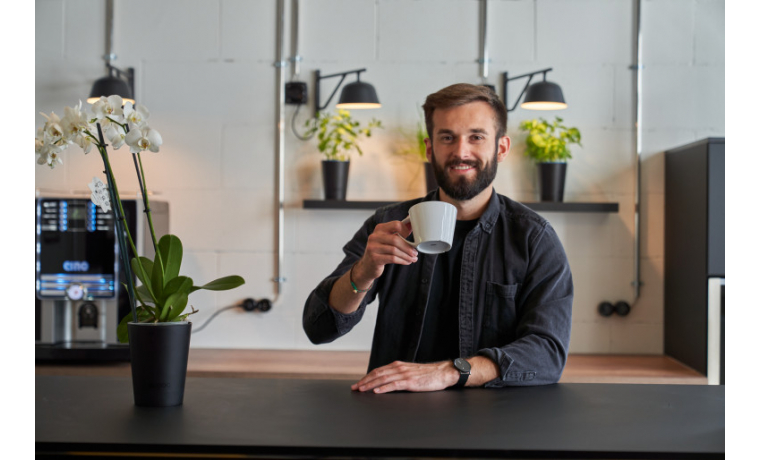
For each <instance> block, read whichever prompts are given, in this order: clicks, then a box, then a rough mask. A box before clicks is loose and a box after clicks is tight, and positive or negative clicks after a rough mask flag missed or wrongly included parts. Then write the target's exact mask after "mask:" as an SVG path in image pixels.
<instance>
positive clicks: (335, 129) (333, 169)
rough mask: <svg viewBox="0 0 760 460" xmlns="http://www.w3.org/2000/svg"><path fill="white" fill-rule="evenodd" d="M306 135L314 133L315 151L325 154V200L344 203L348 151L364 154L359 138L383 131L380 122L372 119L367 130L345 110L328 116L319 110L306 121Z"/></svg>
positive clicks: (323, 176)
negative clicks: (379, 129)
mask: <svg viewBox="0 0 760 460" xmlns="http://www.w3.org/2000/svg"><path fill="white" fill-rule="evenodd" d="M306 126H307V128H308V130H307V131H306V134H305V135H306V136H312V135H314V133H316V134H317V141H318V143H317V149H318V150H319V152H320V153H322V154H323V155H324V159H323V160H322V180H323V184H324V190H325V199H326V200H345V199H346V188H347V187H348V167H349V164H350V152H351V151H352V150H355V151H356V153H358V154H359V155H360V156H361V155H363V154H364V152H362V149H361V148H360V147H359V144H358V140H359V138H361V137H362V136H366V137H371V136H372V130H373V129H375V128H382V127H383V126H382V124H381V123H380V121H379V120H376V119H374V118H373V119H372V120H371V121H370V122H369V123H368V124H367V126H366V127H364V128H363V127H362V126H361V123H360V122H359V121H357V120H355V119H354V118H353V117H352V116H351V113H350V112H349V111H348V110H344V109H338V111H337V113H335V114H331V113H329V112H327V111H322V112H319V113H318V114H317V117H316V118H312V119H310V120H308V121H307V122H306Z"/></svg>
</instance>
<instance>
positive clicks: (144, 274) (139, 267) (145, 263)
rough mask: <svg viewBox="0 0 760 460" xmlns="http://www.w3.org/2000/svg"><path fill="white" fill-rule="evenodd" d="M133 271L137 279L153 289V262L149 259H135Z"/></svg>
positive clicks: (133, 260) (132, 263)
mask: <svg viewBox="0 0 760 460" xmlns="http://www.w3.org/2000/svg"><path fill="white" fill-rule="evenodd" d="M130 263H131V265H132V271H133V272H134V274H135V276H137V279H139V280H140V281H141V282H142V283H143V284H144V285H146V286H147V287H148V290H152V289H151V283H150V280H151V278H150V277H151V274H152V273H153V261H152V260H150V259H148V258H147V257H133V258H132V260H131V262H130Z"/></svg>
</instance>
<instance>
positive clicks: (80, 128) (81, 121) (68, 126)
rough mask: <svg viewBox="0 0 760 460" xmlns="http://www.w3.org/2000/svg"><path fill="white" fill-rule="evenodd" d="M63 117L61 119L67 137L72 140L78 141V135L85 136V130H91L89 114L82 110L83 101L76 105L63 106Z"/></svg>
mask: <svg viewBox="0 0 760 460" xmlns="http://www.w3.org/2000/svg"><path fill="white" fill-rule="evenodd" d="M63 112H64V115H63V119H61V126H62V127H63V132H64V134H65V136H66V138H67V139H68V140H69V141H71V142H76V143H77V144H80V145H81V143H80V141H78V139H77V138H78V137H80V136H83V135H84V134H85V131H91V126H90V124H89V123H88V120H87V115H86V114H85V113H84V112H82V101H79V104H77V105H76V106H75V107H64V108H63Z"/></svg>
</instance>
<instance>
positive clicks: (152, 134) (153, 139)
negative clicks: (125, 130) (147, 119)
mask: <svg viewBox="0 0 760 460" xmlns="http://www.w3.org/2000/svg"><path fill="white" fill-rule="evenodd" d="M125 141H126V143H127V145H129V150H130V151H131V152H132V153H140V152H142V151H143V150H150V151H151V152H158V147H160V146H161V144H162V143H163V142H164V141H163V139H161V134H159V132H158V131H156V130H155V129H153V128H151V127H149V126H144V127H142V128H140V127H138V126H135V127H134V128H133V129H132V130H131V131H129V134H127V137H126V138H125Z"/></svg>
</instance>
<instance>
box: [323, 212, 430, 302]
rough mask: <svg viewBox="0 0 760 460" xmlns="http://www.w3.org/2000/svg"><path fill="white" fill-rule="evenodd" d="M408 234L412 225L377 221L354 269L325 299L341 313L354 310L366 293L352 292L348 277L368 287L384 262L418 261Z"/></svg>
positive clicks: (376, 276) (382, 269)
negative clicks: (408, 240)
mask: <svg viewBox="0 0 760 460" xmlns="http://www.w3.org/2000/svg"><path fill="white" fill-rule="evenodd" d="M410 233H412V226H411V224H405V223H402V222H401V221H398V220H394V221H391V222H386V223H383V224H377V226H375V230H374V231H373V232H372V234H371V235H369V238H368V239H367V247H366V248H365V250H364V255H362V258H361V259H359V261H358V262H357V263H356V264H355V265H354V268H353V272H351V271H348V272H347V273H346V274H344V275H343V276H341V277H340V279H339V280H338V281H337V282H336V283H335V284H334V285H333V288H332V290H331V291H330V297H329V299H328V302H329V304H330V306H331V307H332V308H334V309H336V310H338V311H340V312H341V313H343V314H350V313H353V312H355V311H356V310H357V309H358V308H359V305H360V304H361V301H362V299H364V296H365V295H366V294H365V293H364V292H359V293H355V292H353V287H352V286H351V278H353V282H354V284H355V285H356V288H357V289H360V290H364V289H369V288H370V287H371V286H372V283H374V282H375V280H376V279H378V278H380V275H382V274H383V271H384V270H385V266H386V265H387V264H399V265H411V264H413V263H415V262H417V250H416V249H414V248H413V247H412V246H411V245H409V244H408V243H405V242H404V241H403V240H404V238H406V237H407V236H409V234H410Z"/></svg>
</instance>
